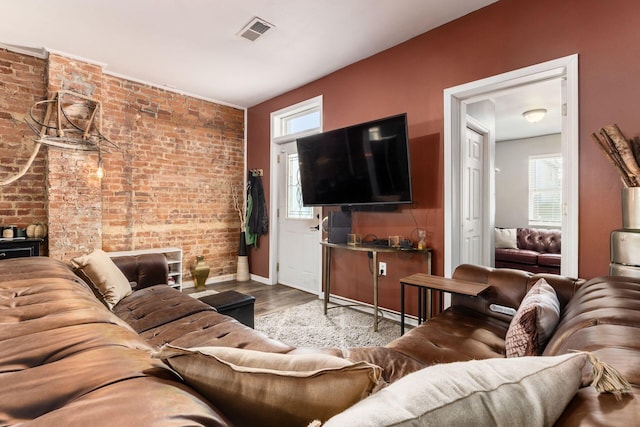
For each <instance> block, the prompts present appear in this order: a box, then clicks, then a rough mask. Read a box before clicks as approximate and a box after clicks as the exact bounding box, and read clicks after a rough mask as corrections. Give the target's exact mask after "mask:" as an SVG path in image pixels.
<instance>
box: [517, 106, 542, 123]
mask: <svg viewBox="0 0 640 427" xmlns="http://www.w3.org/2000/svg"><path fill="white" fill-rule="evenodd" d="M545 114H547V110H546V109H545V108H537V109H535V110H528V111H525V112H524V113H522V116H523V117H524V118H525V120H526V121H528V122H529V123H537V122H539V121H540V120H542V118H543V117H544V115H545Z"/></svg>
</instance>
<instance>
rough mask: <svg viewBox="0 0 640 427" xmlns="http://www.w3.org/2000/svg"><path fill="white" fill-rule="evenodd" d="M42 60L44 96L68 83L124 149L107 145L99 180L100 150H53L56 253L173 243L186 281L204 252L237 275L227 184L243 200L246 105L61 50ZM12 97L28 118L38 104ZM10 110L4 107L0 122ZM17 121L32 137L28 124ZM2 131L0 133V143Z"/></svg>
mask: <svg viewBox="0 0 640 427" xmlns="http://www.w3.org/2000/svg"><path fill="white" fill-rule="evenodd" d="M18 56H20V55H18ZM1 58H2V57H0V61H1ZM25 58H28V57H25ZM29 59H31V60H32V58H29ZM41 62H42V66H41V70H40V76H41V77H40V79H41V88H42V89H43V91H42V93H45V92H48V94H52V93H55V91H57V90H60V89H65V90H72V91H75V92H80V93H82V94H84V95H87V96H91V97H93V98H95V99H97V100H99V101H101V103H102V108H103V117H104V122H103V129H102V131H103V134H105V136H106V137H107V138H109V139H110V140H111V141H113V142H114V143H116V144H117V145H118V146H119V148H120V150H113V149H108V148H107V150H106V151H105V152H103V161H104V166H105V172H106V175H105V177H104V178H103V179H102V180H101V181H100V180H98V179H97V178H96V177H95V170H96V166H97V155H96V154H95V153H86V152H80V153H74V152H71V151H68V150H60V149H55V148H51V149H49V150H48V154H47V155H46V160H47V161H46V166H47V173H46V176H47V178H46V183H45V182H44V179H45V178H44V176H45V173H44V164H45V162H44V159H43V160H42V161H41V163H40V168H41V171H40V184H39V185H38V186H37V187H38V188H43V189H44V188H46V189H47V192H46V196H45V195H44V194H45V193H44V190H42V191H41V196H40V203H41V204H42V206H44V203H45V200H46V206H47V208H48V225H49V230H50V231H49V250H50V256H52V257H54V258H57V259H61V260H63V261H68V260H69V259H71V258H72V257H74V256H76V255H78V254H81V253H83V252H85V251H87V250H90V249H92V248H95V247H102V248H103V249H105V250H107V251H113V250H129V249H142V248H151V247H163V246H177V247H182V249H183V251H184V259H183V261H184V263H183V265H184V271H183V273H185V280H189V271H188V270H189V265H190V264H191V263H193V261H194V260H195V256H196V255H200V254H201V255H204V256H205V259H206V261H207V263H208V265H209V266H210V267H211V274H210V276H219V275H225V274H232V273H234V272H235V270H236V256H237V250H238V238H239V232H240V224H239V218H238V215H237V213H236V212H235V210H234V209H233V201H232V195H231V188H232V185H233V188H235V189H236V191H237V192H238V194H239V195H240V197H241V195H242V191H243V180H244V111H243V110H241V109H238V108H234V107H229V106H224V105H220V104H216V103H212V102H208V101H204V100H201V99H197V98H194V97H189V96H186V95H182V94H178V93H175V92H171V91H166V90H163V89H160V88H155V87H151V86H148V85H144V84H140V83H135V82H131V81H129V80H126V79H122V78H119V77H114V76H110V75H107V74H104V73H103V72H102V69H101V67H100V66H97V65H94V64H88V63H85V62H82V61H78V60H75V59H70V58H66V57H64V56H59V55H50V57H49V59H48V61H47V62H46V63H45V61H41ZM0 64H1V63H0ZM45 65H46V67H45ZM0 67H2V65H0ZM45 68H46V71H45ZM0 69H1V68H0ZM45 81H46V82H47V83H48V86H47V87H46V89H47V90H46V91H45V90H44V89H45V83H44V82H45ZM3 82H5V79H4V77H3V76H2V75H1V74H0V85H1V84H2V83H3ZM0 87H1V86H0ZM42 96H43V95H42V94H41V95H40V97H42ZM5 101H6V100H5V99H4V98H3V99H2V100H0V102H5ZM8 102H9V103H10V104H11V105H12V107H11V108H15V110H17V111H19V112H21V114H23V115H24V111H26V109H27V108H28V107H29V106H30V105H31V104H32V103H33V102H34V101H33V99H28V100H23V104H24V105H19V106H17V107H13V101H11V100H10V101H8ZM11 108H9V107H5V106H4V105H2V104H0V123H3V122H2V121H1V120H2V119H1V118H2V116H3V114H5V113H6V112H10V111H12V110H11ZM0 126H2V125H1V124H0ZM17 126H18V127H19V128H20V129H21V130H22V132H23V133H24V134H26V135H27V136H28V137H30V135H29V134H30V133H31V131H30V130H29V129H28V128H27V127H26V125H23V124H18V125H17ZM6 135H7V133H5V132H4V130H0V150H4V149H5V143H4V141H3V139H1V138H6ZM0 153H4V151H0ZM2 156H3V157H4V154H2ZM43 158H44V156H43ZM2 165H4V161H3V163H2ZM23 179H25V178H23ZM230 183H231V184H232V185H231V184H230ZM0 203H2V199H0ZM42 211H43V212H44V208H43V209H42ZM2 215H3V217H4V214H2ZM3 221H4V219H3Z"/></svg>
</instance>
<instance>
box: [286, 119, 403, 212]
mask: <svg viewBox="0 0 640 427" xmlns="http://www.w3.org/2000/svg"><path fill="white" fill-rule="evenodd" d="M297 146H298V162H299V166H300V179H301V185H302V200H303V203H304V205H305V206H327V205H343V206H357V205H384V204H386V205H393V204H402V203H411V202H412V193H411V168H410V163H409V139H408V134H407V116H406V114H400V115H397V116H392V117H387V118H384V119H379V120H374V121H371V122H367V123H361V124H358V125H354V126H349V127H346V128H342V129H336V130H331V131H328V132H323V133H320V134H317V135H312V136H308V137H305V138H300V139H298V140H297Z"/></svg>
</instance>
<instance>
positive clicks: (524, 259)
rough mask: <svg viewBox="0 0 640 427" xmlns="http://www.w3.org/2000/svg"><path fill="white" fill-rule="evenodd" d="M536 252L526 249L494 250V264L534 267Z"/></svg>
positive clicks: (536, 257) (536, 260) (536, 258)
mask: <svg viewBox="0 0 640 427" xmlns="http://www.w3.org/2000/svg"><path fill="white" fill-rule="evenodd" d="M538 255H539V254H538V252H536V251H530V250H526V249H496V262H497V261H506V262H516V263H519V264H529V265H536V264H537V263H538Z"/></svg>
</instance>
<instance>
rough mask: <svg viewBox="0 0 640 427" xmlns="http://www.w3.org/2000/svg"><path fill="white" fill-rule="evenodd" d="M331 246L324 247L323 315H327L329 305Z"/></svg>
mask: <svg viewBox="0 0 640 427" xmlns="http://www.w3.org/2000/svg"><path fill="white" fill-rule="evenodd" d="M330 274H331V248H330V247H328V246H327V247H325V248H324V277H323V281H324V315H325V316H326V315H327V306H328V305H329V294H330V293H331V278H330V277H329V275H330Z"/></svg>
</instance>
